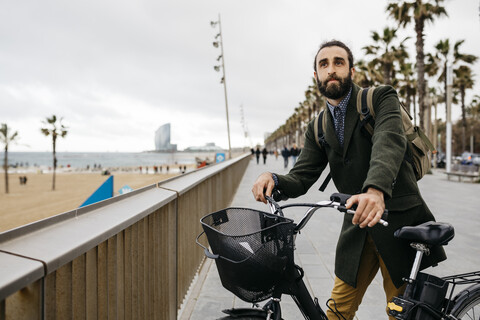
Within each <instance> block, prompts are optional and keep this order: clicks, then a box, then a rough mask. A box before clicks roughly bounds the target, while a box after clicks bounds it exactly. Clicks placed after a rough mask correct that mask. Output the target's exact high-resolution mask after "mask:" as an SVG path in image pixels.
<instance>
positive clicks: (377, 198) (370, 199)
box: [346, 188, 385, 228]
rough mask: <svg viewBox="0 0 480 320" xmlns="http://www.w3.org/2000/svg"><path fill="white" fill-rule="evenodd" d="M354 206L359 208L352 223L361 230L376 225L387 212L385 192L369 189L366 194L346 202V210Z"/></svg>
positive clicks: (357, 195) (358, 195)
mask: <svg viewBox="0 0 480 320" xmlns="http://www.w3.org/2000/svg"><path fill="white" fill-rule="evenodd" d="M354 204H356V205H357V208H356V209H355V215H354V216H353V219H352V223H353V224H358V225H359V227H360V228H365V227H366V226H368V227H373V226H374V225H376V224H377V222H378V221H379V220H380V219H381V218H382V214H383V212H384V211H385V201H384V199H383V192H382V191H380V190H377V189H374V188H368V190H367V192H365V193H361V194H356V195H354V196H351V197H350V198H349V199H348V200H347V202H346V208H347V209H350V208H352V206H353V205H354Z"/></svg>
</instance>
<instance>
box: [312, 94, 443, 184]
mask: <svg viewBox="0 0 480 320" xmlns="http://www.w3.org/2000/svg"><path fill="white" fill-rule="evenodd" d="M374 90H375V87H372V88H363V89H360V90H359V91H358V94H357V112H358V114H359V116H360V126H361V127H362V131H364V132H366V134H367V135H369V136H370V137H372V136H373V132H374V128H375V111H374V109H373V92H374ZM400 105H401V107H400V109H401V113H402V123H403V129H404V131H405V136H406V137H407V150H406V152H405V156H404V160H405V161H408V162H409V163H410V164H411V165H412V167H413V171H414V172H415V177H416V178H417V180H420V179H421V178H422V177H423V176H424V175H425V174H426V173H427V172H428V171H429V170H430V166H431V164H430V159H429V152H432V153H435V152H436V150H435V148H434V146H433V144H432V143H431V142H430V140H429V139H428V137H427V136H426V135H425V133H423V131H422V130H421V129H420V128H419V127H418V126H415V125H413V123H412V116H411V115H410V113H409V112H408V110H407V109H406V108H405V106H404V105H403V103H400ZM325 110H327V109H325ZM325 110H323V111H322V112H320V114H319V115H318V116H317V117H316V118H315V121H314V134H315V138H316V139H315V141H316V143H317V145H318V146H319V147H320V148H322V147H326V146H328V144H327V142H326V141H325V136H324V130H323V128H325V126H326V124H327V114H326V113H325ZM320 118H321V120H320ZM330 179H331V175H330V173H328V175H327V177H326V178H325V181H324V182H323V183H322V185H321V186H320V189H319V190H320V191H324V190H325V188H326V187H327V185H328V183H329V182H330Z"/></svg>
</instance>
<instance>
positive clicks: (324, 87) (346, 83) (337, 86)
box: [317, 71, 353, 100]
mask: <svg viewBox="0 0 480 320" xmlns="http://www.w3.org/2000/svg"><path fill="white" fill-rule="evenodd" d="M332 79H335V80H337V81H338V83H332V84H331V85H330V86H329V85H328V82H329V81H330V80H332ZM352 84H353V81H352V71H350V72H349V73H348V76H346V77H345V78H339V77H337V76H336V75H335V74H333V75H331V76H329V77H328V78H327V79H325V81H320V80H319V79H318V76H317V87H318V90H319V91H320V93H321V94H323V95H324V96H325V97H327V98H328V99H334V100H337V99H340V98H342V97H344V96H345V95H346V94H347V93H348V91H349V90H350V87H351V86H352Z"/></svg>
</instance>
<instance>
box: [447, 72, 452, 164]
mask: <svg viewBox="0 0 480 320" xmlns="http://www.w3.org/2000/svg"><path fill="white" fill-rule="evenodd" d="M452 86H453V73H452V65H448V67H447V101H446V103H447V119H446V121H447V137H446V138H447V141H446V142H447V146H446V154H447V167H446V169H447V172H451V164H452Z"/></svg>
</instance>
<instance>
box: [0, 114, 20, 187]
mask: <svg viewBox="0 0 480 320" xmlns="http://www.w3.org/2000/svg"><path fill="white" fill-rule="evenodd" d="M9 131H10V128H9V127H8V126H7V124H6V123H2V126H1V128H0V141H1V142H2V143H3V145H4V146H5V149H4V150H5V151H4V157H3V170H4V171H5V193H8V146H9V144H10V143H12V142H15V140H16V139H17V138H18V132H17V131H15V132H14V133H12V134H10V132H9Z"/></svg>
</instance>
